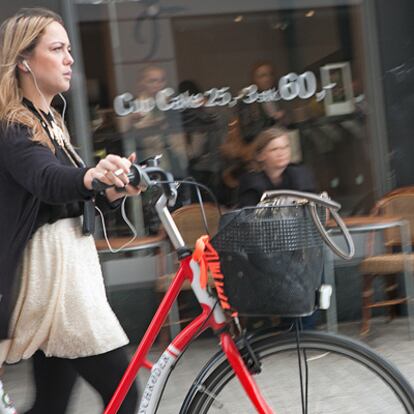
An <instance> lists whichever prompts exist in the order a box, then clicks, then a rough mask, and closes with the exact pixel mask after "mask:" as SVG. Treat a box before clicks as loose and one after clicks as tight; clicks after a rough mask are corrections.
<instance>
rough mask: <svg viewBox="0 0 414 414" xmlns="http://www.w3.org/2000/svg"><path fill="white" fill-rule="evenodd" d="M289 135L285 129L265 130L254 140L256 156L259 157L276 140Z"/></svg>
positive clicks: (272, 128)
mask: <svg viewBox="0 0 414 414" xmlns="http://www.w3.org/2000/svg"><path fill="white" fill-rule="evenodd" d="M287 134H288V130H287V129H285V128H283V127H271V128H267V129H264V130H263V131H262V132H260V134H259V135H257V137H256V138H255V140H254V150H255V151H254V152H255V155H256V156H257V155H259V154H260V153H261V152H262V151H263V150H264V149H265V148H266V147H267V145H268V144H269V143H270V142H271V141H273V140H274V139H276V138H280V137H282V136H283V135H287Z"/></svg>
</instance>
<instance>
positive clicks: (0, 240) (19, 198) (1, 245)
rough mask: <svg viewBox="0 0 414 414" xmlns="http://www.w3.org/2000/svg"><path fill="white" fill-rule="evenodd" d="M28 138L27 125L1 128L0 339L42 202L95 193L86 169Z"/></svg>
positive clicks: (4, 334)
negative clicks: (89, 186)
mask: <svg viewBox="0 0 414 414" xmlns="http://www.w3.org/2000/svg"><path fill="white" fill-rule="evenodd" d="M30 137H31V134H30V131H29V130H28V128H27V127H25V126H22V125H12V126H9V127H8V128H6V127H5V126H4V125H2V126H0V200H1V201H0V339H4V338H7V334H8V326H9V319H10V316H11V312H12V310H13V307H14V302H15V299H16V297H15V296H16V294H17V289H18V285H19V280H18V277H16V274H17V268H18V265H19V262H20V260H21V257H22V253H23V250H24V248H25V246H26V244H27V242H28V240H29V239H30V238H31V237H32V235H33V232H34V230H35V227H36V223H37V220H38V215H39V208H40V206H41V204H42V203H46V204H51V205H58V204H65V203H70V202H74V201H81V200H88V199H91V198H92V197H93V192H92V191H89V190H88V189H86V188H85V186H84V184H83V177H84V175H85V173H86V171H87V169H88V168H75V167H73V166H69V165H63V163H62V161H59V159H58V158H57V157H56V156H55V154H54V153H53V152H52V151H51V150H50V149H49V148H48V147H46V146H45V145H42V144H40V143H37V142H34V141H32V140H31V139H30Z"/></svg>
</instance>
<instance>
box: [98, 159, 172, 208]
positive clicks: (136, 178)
mask: <svg viewBox="0 0 414 414" xmlns="http://www.w3.org/2000/svg"><path fill="white" fill-rule="evenodd" d="M158 159H159V157H154V158H150V159H148V160H146V163H145V164H132V165H131V167H130V169H129V173H128V174H127V176H128V179H129V184H131V185H133V186H135V187H139V188H141V189H142V191H146V190H147V189H148V188H149V187H153V186H155V185H161V186H162V187H163V190H164V194H165V196H166V197H167V199H168V205H169V206H174V204H175V202H176V199H177V184H176V183H175V181H174V177H173V175H172V174H171V173H169V172H167V171H165V170H163V169H162V168H160V167H159V166H158ZM111 187H115V185H113V184H112V185H109V184H105V183H103V182H102V181H100V180H98V179H97V178H94V179H93V181H92V189H93V190H94V191H96V192H100V191H103V190H106V189H107V188H111ZM115 188H117V187H115Z"/></svg>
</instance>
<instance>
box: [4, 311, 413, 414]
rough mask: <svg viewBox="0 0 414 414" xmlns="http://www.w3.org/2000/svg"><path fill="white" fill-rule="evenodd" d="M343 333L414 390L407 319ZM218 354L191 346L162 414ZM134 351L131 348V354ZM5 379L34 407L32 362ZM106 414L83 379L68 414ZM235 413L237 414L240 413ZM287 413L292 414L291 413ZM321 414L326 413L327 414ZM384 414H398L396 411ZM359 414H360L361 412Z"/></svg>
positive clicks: (206, 341) (350, 327) (19, 402)
mask: <svg viewBox="0 0 414 414" xmlns="http://www.w3.org/2000/svg"><path fill="white" fill-rule="evenodd" d="M322 329H323V328H322ZM339 333H340V334H342V335H346V336H350V337H353V338H355V339H359V340H361V341H362V342H364V343H365V344H367V345H368V346H370V347H372V348H373V349H374V350H375V351H376V352H378V353H379V354H380V355H382V356H383V357H385V358H386V359H387V360H389V361H390V362H392V363H393V364H394V365H395V366H397V368H398V369H399V370H400V371H401V372H402V374H403V375H404V376H405V377H406V378H407V379H408V381H409V382H410V383H411V384H412V386H413V387H414V352H413V351H414V341H411V340H410V338H409V333H408V323H407V320H406V318H399V319H396V320H394V321H392V322H390V323H388V322H386V321H385V319H384V318H376V319H374V320H373V325H372V328H371V332H370V334H369V335H368V336H367V337H365V338H360V337H359V323H346V324H340V325H339ZM217 350H218V345H217V340H216V339H215V338H211V337H210V338H200V339H198V340H197V341H195V342H194V343H193V344H191V346H190V347H189V349H188V350H187V351H186V353H185V355H184V357H183V358H181V359H180V361H179V363H178V364H177V367H176V369H175V370H174V371H173V373H172V375H171V376H170V380H169V383H168V385H167V387H166V390H165V392H164V396H163V400H162V402H161V405H160V407H159V411H158V413H161V414H178V412H179V408H180V406H181V403H182V401H183V398H184V396H185V394H186V390H188V388H189V386H190V385H191V383H192V381H193V379H194V378H195V376H196V375H197V373H198V372H199V370H200V369H201V367H202V366H203V365H204V363H205V362H206V361H207V360H208V359H209V358H210V357H211V356H212V355H213V354H214V353H215V352H216V351H217ZM133 351H134V350H133V349H132V348H131V353H132V352H133ZM159 352H160V350H159V349H155V350H154V352H152V355H151V357H152V358H150V359H152V360H154V358H155V357H156V356H157V355H159ZM146 378H147V374H146V373H142V374H140V375H139V378H138V381H139V383H140V384H141V389H143V384H144V383H145V379H146ZM2 379H3V382H4V384H5V389H6V390H7V391H8V392H9V393H10V395H11V397H12V399H13V400H14V401H15V404H16V407H17V409H18V412H19V413H23V412H24V411H25V410H26V409H27V407H29V406H30V404H31V401H32V399H33V385H32V378H31V363H30V361H23V362H20V363H19V364H16V365H10V366H7V367H6V369H5V374H4V376H3V378H2ZM102 412H103V407H102V404H101V402H100V400H99V397H98V396H97V395H96V393H95V391H94V390H93V389H92V388H91V387H90V386H89V385H88V384H87V383H85V381H83V380H82V379H79V380H78V382H77V384H76V387H75V390H74V393H73V396H72V400H71V405H70V409H69V412H68V414H102ZM226 412H227V411H226ZM231 412H235V413H236V411H231ZM287 412H290V411H289V410H287ZM319 412H321V413H322V412H323V413H325V412H326V411H318V413H319ZM330 412H331V411H330ZM332 412H337V411H332ZM338 412H339V411H338ZM343 412H355V411H353V410H351V409H350V408H349V407H348V410H345V411H342V412H341V414H343ZM367 412H368V411H367ZM370 412H371V411H370ZM372 412H374V413H376V412H380V411H375V410H374V411H372ZM381 412H382V411H381ZM384 412H387V413H389V414H395V412H394V410H392V409H389V410H386V411H384ZM278 413H279V412H278ZM44 414H59V413H44ZM282 414H283V412H282ZM298 414H299V412H298ZM358 414H360V413H359V412H358Z"/></svg>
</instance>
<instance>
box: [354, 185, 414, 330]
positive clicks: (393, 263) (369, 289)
mask: <svg viewBox="0 0 414 414" xmlns="http://www.w3.org/2000/svg"><path fill="white" fill-rule="evenodd" d="M372 214H373V215H374V216H382V215H387V216H394V217H400V218H401V219H404V220H407V221H408V222H409V225H410V236H411V240H413V239H414V186H412V187H402V188H399V189H396V190H393V191H391V192H390V193H388V194H386V195H385V196H384V197H383V198H381V199H380V200H379V201H378V202H377V203H376V205H375V207H374V209H373V211H372ZM384 242H385V248H386V253H385V254H379V255H373V256H369V257H367V258H366V259H364V260H363V261H362V262H361V264H360V272H361V274H362V275H363V276H362V277H363V287H362V325H361V335H366V334H367V333H368V332H369V330H370V319H371V312H372V309H374V308H380V307H388V308H389V316H390V320H392V319H393V318H394V317H395V314H396V312H395V310H396V309H395V306H396V305H399V304H402V303H405V302H408V299H409V298H407V297H401V296H398V294H397V293H398V283H397V274H398V273H402V272H404V266H405V263H406V260H408V261H409V262H408V264H409V265H411V268H412V269H413V268H414V267H413V265H414V254H409V255H405V254H403V253H401V237H400V231H399V229H397V228H393V229H388V230H385V231H384ZM407 256H408V257H407ZM377 276H384V277H385V299H383V300H380V301H374V293H375V292H374V279H375V278H376V277H377Z"/></svg>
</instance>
